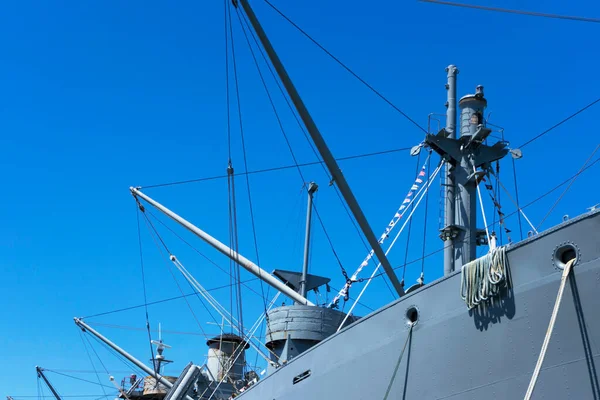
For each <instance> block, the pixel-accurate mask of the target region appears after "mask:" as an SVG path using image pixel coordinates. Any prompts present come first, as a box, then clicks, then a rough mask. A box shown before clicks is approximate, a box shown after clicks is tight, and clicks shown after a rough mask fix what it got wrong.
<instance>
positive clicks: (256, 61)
mask: <svg viewBox="0 0 600 400" xmlns="http://www.w3.org/2000/svg"><path fill="white" fill-rule="evenodd" d="M236 14H237V16H238V19H239V21H240V25H241V27H242V32H243V33H244V36H245V38H246V42H247V43H248V48H249V49H250V54H251V55H252V59H253V60H254V64H255V66H256V69H257V71H258V75H259V77H260V79H261V82H262V84H263V87H264V89H265V92H266V94H267V97H268V99H269V102H270V104H271V107H272V108H273V113H274V114H275V118H276V119H277V123H278V124H279V128H280V130H281V133H282V135H283V137H284V139H285V142H286V144H287V147H288V149H289V151H290V154H291V156H292V160H293V161H294V165H295V167H296V169H297V171H298V174H299V175H300V179H301V180H302V182H303V183H306V179H304V174H303V173H302V170H301V169H300V166H299V164H298V160H297V158H296V155H295V154H294V151H293V149H292V145H291V143H290V141H289V139H288V136H287V134H286V132H285V129H284V128H283V123H282V122H281V118H280V117H279V113H278V112H277V108H276V107H275V103H274V102H273V98H272V97H271V94H270V92H269V89H268V87H267V84H266V81H265V79H264V76H263V74H262V72H261V70H260V67H259V64H258V60H257V58H256V55H255V53H254V50H253V49H252V46H251V43H250V39H249V38H248V34H247V32H246V29H245V27H244V24H243V22H242V17H241V16H240V13H239V11H237V9H236ZM313 209H314V211H315V214H316V216H317V220H318V221H319V224H320V225H321V228H322V229H323V232H324V233H325V237H326V238H327V241H328V242H329V246H330V247H331V250H332V252H333V254H334V256H335V258H336V260H337V262H338V264H339V266H340V268H341V270H342V275H344V278H346V279H348V275H347V273H346V270H345V269H344V266H343V265H342V262H341V260H340V258H339V257H338V255H337V252H336V251H335V249H334V247H333V242H332V241H331V238H330V237H329V234H328V233H327V230H326V229H325V225H324V224H323V220H322V219H321V216H320V214H319V211H318V210H317V208H316V207H315V205H314V204H313Z"/></svg>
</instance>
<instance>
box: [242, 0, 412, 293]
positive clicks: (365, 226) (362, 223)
mask: <svg viewBox="0 0 600 400" xmlns="http://www.w3.org/2000/svg"><path fill="white" fill-rule="evenodd" d="M239 3H240V4H241V5H242V8H243V9H244V11H245V12H246V15H247V16H248V19H249V20H250V23H251V24H252V27H253V28H254V30H255V31H256V34H257V35H258V38H259V40H260V41H261V43H262V45H263V47H264V48H265V51H266V52H267V55H268V56H269V59H270V60H271V63H272V64H273V66H274V67H275V70H276V71H277V74H278V75H279V78H280V79H281V82H282V83H283V86H284V87H285V89H286V91H287V93H288V95H289V96H290V98H291V100H292V102H293V103H294V106H295V107H296V110H297V111H298V114H299V115H300V118H302V121H303V122H304V125H305V126H306V129H307V130H308V133H309V134H310V137H311V138H312V140H313V142H314V143H315V146H316V148H317V150H318V151H319V153H320V154H321V157H323V161H324V162H325V165H326V166H327V169H328V170H329V173H330V174H331V176H332V178H333V181H334V182H335V183H336V184H337V186H338V188H339V189H340V193H341V194H342V196H343V197H344V200H345V201H346V203H347V204H348V207H349V208H350V211H351V212H352V215H354V218H355V219H356V222H357V223H358V225H359V227H360V229H361V230H362V232H363V234H364V235H365V237H366V238H367V241H368V242H369V245H370V246H371V248H372V249H373V251H374V252H375V255H376V256H377V259H378V260H379V262H380V263H381V265H382V266H383V269H384V270H385V272H386V273H387V275H388V278H389V279H390V282H391V283H392V285H393V286H394V288H395V289H396V292H397V293H398V295H399V296H402V295H404V289H403V287H402V284H401V283H400V281H399V280H398V277H397V276H396V274H395V273H394V269H393V268H392V266H391V264H390V262H389V260H388V259H387V257H386V256H385V253H384V252H383V249H382V248H381V246H380V244H379V242H378V240H377V237H376V236H375V233H373V230H372V229H371V226H370V225H369V223H368V222H367V218H366V217H365V215H364V213H363V212H362V210H361V208H360V206H359V205H358V202H357V201H356V198H355V197H354V194H353V193H352V190H350V186H349V185H348V182H346V178H344V175H343V174H342V171H341V170H340V167H339V166H338V164H337V162H336V161H335V158H334V157H333V155H332V154H331V151H330V150H329V148H328V147H327V144H326V143H325V140H324V139H323V136H322V135H321V132H319V129H318V128H317V125H316V124H315V121H314V120H313V119H312V117H311V116H310V114H309V112H308V109H307V108H306V106H305V105H304V102H303V101H302V99H301V98H300V95H299V94H298V91H297V90H296V87H295V86H294V84H293V83H292V81H291V79H290V77H289V76H288V74H287V71H286V70H285V68H284V66H283V64H282V63H281V60H280V59H279V57H278V56H277V53H276V52H275V50H274V49H273V46H272V45H271V42H270V41H269V39H268V37H267V35H266V33H265V31H264V30H263V28H262V26H261V25H260V22H259V21H258V19H257V18H256V15H255V14H254V11H253V10H252V7H250V4H248V1H247V0H239ZM234 4H235V3H234Z"/></svg>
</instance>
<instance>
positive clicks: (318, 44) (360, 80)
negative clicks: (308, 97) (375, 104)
mask: <svg viewBox="0 0 600 400" xmlns="http://www.w3.org/2000/svg"><path fill="white" fill-rule="evenodd" d="M265 3H267V4H268V5H269V6H270V7H271V8H272V9H273V10H275V11H276V12H277V13H278V14H279V15H281V16H282V17H283V19H285V20H286V21H287V22H289V23H290V24H291V25H292V26H293V27H294V28H296V29H297V30H298V31H299V32H300V33H301V34H303V35H304V36H305V37H306V38H307V39H308V40H310V41H311V42H313V43H314V44H315V45H317V47H318V48H320V49H321V50H322V51H323V52H325V54H327V55H328V56H329V57H331V58H332V59H333V60H334V61H335V62H336V63H338V64H339V65H340V66H341V67H342V68H344V69H345V70H346V71H348V72H349V73H350V74H351V75H352V76H354V77H355V78H356V79H358V81H359V82H361V83H362V84H363V85H365V86H366V87H367V88H369V89H370V90H371V91H372V92H373V93H375V94H376V95H377V96H379V98H381V99H382V100H383V101H385V102H386V103H387V104H388V105H389V106H390V107H392V108H393V109H394V110H396V111H397V112H399V113H400V114H401V115H402V116H403V117H404V118H406V119H407V120H409V121H410V122H411V123H412V124H413V125H414V126H416V127H417V128H419V129H420V130H421V131H423V133H427V129H425V128H424V127H422V126H421V125H419V124H418V123H417V122H416V121H415V120H414V119H412V118H411V117H409V116H408V115H407V114H406V113H405V112H404V111H402V110H401V109H400V108H398V107H397V106H396V105H395V104H394V103H392V102H391V101H390V100H389V99H388V98H387V97H385V96H384V95H383V94H381V92H379V91H378V90H377V89H375V88H374V87H373V86H371V85H370V84H369V83H367V81H365V80H364V79H363V78H361V77H360V76H359V75H358V74H357V73H356V72H354V71H353V70H351V69H350V67H348V66H347V65H346V64H344V63H343V62H342V61H341V60H340V59H339V58H337V57H336V56H334V55H333V54H332V53H331V52H330V51H329V50H327V49H326V48H325V47H324V46H323V45H321V44H320V43H319V42H317V41H316V40H315V39H314V38H313V37H312V36H310V35H309V34H308V33H307V32H306V31H305V30H303V29H302V28H300V27H299V26H298V25H297V24H296V23H295V22H294V21H292V20H291V19H290V18H288V17H287V16H286V15H285V14H284V13H283V12H281V11H280V10H279V9H278V8H277V7H275V6H274V5H273V4H271V3H270V2H269V0H265Z"/></svg>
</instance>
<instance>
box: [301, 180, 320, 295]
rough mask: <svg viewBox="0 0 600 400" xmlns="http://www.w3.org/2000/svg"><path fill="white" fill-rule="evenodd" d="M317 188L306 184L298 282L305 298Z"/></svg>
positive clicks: (314, 185) (312, 183) (315, 185)
mask: <svg viewBox="0 0 600 400" xmlns="http://www.w3.org/2000/svg"><path fill="white" fill-rule="evenodd" d="M318 188H319V186H318V185H317V184H316V183H314V182H311V183H309V184H308V205H307V206H306V235H305V236H304V262H303V264H302V280H301V281H300V296H302V297H306V275H307V274H308V256H309V253H310V230H311V229H310V228H311V223H310V220H311V218H312V205H313V194H314V193H315V192H316V191H317V189H318Z"/></svg>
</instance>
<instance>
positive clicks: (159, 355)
mask: <svg viewBox="0 0 600 400" xmlns="http://www.w3.org/2000/svg"><path fill="white" fill-rule="evenodd" d="M150 343H151V344H153V345H155V346H156V357H155V358H153V359H152V360H151V361H152V362H153V363H154V371H155V372H158V373H160V369H161V367H162V364H169V363H172V362H173V361H171V360H167V359H165V356H163V351H165V349H170V348H171V346H169V345H168V344H166V343H163V340H162V332H161V325H160V322H159V323H158V340H150Z"/></svg>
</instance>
